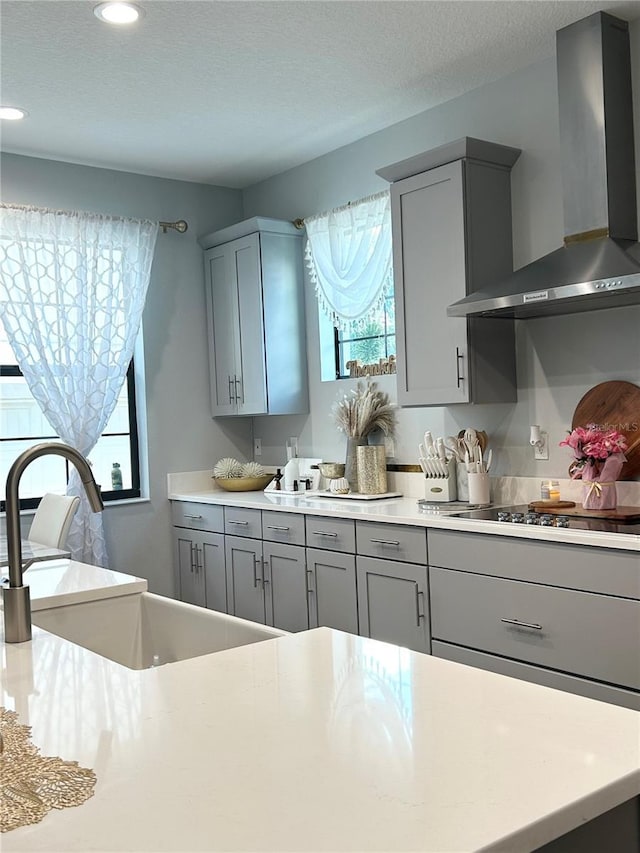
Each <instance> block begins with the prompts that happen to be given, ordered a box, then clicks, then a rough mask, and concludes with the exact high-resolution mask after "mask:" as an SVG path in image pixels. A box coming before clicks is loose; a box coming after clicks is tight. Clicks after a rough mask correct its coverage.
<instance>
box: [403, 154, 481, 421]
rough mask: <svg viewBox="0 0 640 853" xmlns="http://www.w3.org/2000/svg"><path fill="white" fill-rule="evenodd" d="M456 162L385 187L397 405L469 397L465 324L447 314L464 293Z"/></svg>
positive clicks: (460, 164) (460, 184)
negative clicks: (387, 191)
mask: <svg viewBox="0 0 640 853" xmlns="http://www.w3.org/2000/svg"><path fill="white" fill-rule="evenodd" d="M463 168H464V164H463V162H462V161H461V160H458V161H456V162H454V163H448V164H446V165H445V166H440V167H439V168H437V169H431V170H430V171H428V172H423V173H422V174H419V175H415V176H413V177H410V178H405V179H404V180H402V181H397V182H396V183H394V184H392V186H391V216H392V232H393V270H394V282H395V284H394V286H395V304H396V336H397V359H398V361H397V371H398V403H399V404H400V405H401V406H418V405H425V406H428V405H443V404H447V403H464V402H468V400H469V382H468V364H467V320H466V319H465V318H459V317H455V318H453V317H447V306H448V305H450V304H451V303H452V302H455V301H456V300H458V299H462V297H464V296H465V295H466V250H465V217H464V195H463Z"/></svg>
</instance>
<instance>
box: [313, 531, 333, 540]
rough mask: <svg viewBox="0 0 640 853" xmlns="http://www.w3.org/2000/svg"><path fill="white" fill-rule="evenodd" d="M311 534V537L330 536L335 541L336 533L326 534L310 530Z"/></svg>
mask: <svg viewBox="0 0 640 853" xmlns="http://www.w3.org/2000/svg"><path fill="white" fill-rule="evenodd" d="M311 533H312V534H313V536H330V537H331V538H332V539H337V538H338V534H337V533H326V532H325V531H324V530H312V531H311Z"/></svg>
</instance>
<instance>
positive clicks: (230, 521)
mask: <svg viewBox="0 0 640 853" xmlns="http://www.w3.org/2000/svg"><path fill="white" fill-rule="evenodd" d="M227 524H240V525H242V526H243V527H246V526H247V525H248V524H249V522H248V521H234V520H233V519H232V518H228V519H227Z"/></svg>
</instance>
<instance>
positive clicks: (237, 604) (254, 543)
mask: <svg viewBox="0 0 640 853" xmlns="http://www.w3.org/2000/svg"><path fill="white" fill-rule="evenodd" d="M224 549H225V557H226V568H227V591H228V593H227V594H228V602H229V613H231V614H232V615H233V616H239V617H240V618H241V619H250V620H251V621H252V622H260V623H261V624H263V625H264V624H266V620H267V616H266V609H265V601H264V591H263V582H262V581H263V573H262V572H263V567H262V542H260V541H258V540H256V539H245V538H243V537H241V536H225V543H224Z"/></svg>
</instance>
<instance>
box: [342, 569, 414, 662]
mask: <svg viewBox="0 0 640 853" xmlns="http://www.w3.org/2000/svg"><path fill="white" fill-rule="evenodd" d="M356 567H357V577H358V618H359V621H360V634H362V635H363V636H365V637H372V638H373V639H375V640H384V641H385V642H388V643H395V644H396V645H398V646H406V647H407V648H409V649H414V650H415V651H418V652H429V651H430V635H429V610H428V608H429V599H428V591H427V568H426V566H418V565H414V564H412V563H400V562H397V561H394V560H379V559H376V558H374V557H360V556H359V557H357V561H356Z"/></svg>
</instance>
